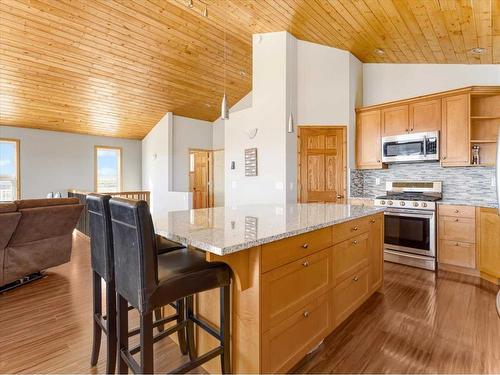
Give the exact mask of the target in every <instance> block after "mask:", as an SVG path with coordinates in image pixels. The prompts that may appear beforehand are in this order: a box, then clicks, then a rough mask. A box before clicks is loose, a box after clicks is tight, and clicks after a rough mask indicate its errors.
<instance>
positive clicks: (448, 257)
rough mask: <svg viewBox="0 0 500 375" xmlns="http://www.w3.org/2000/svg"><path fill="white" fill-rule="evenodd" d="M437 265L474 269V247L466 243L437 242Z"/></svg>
mask: <svg viewBox="0 0 500 375" xmlns="http://www.w3.org/2000/svg"><path fill="white" fill-rule="evenodd" d="M438 260H439V263H445V264H451V265H454V266H459V267H467V268H476V245H475V244H472V243H467V242H456V241H444V240H441V241H439V251H438Z"/></svg>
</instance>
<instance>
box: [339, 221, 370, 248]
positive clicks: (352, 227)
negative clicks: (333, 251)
mask: <svg viewBox="0 0 500 375" xmlns="http://www.w3.org/2000/svg"><path fill="white" fill-rule="evenodd" d="M370 219H373V218H372V217H371V216H370V217H362V218H360V219H355V220H351V221H348V222H345V223H342V224H337V225H334V226H333V235H332V236H333V243H334V244H336V243H339V242H342V241H345V240H347V239H348V238H351V237H354V236H357V235H358V234H360V233H363V232H367V231H368V230H369V229H370V227H369V221H370Z"/></svg>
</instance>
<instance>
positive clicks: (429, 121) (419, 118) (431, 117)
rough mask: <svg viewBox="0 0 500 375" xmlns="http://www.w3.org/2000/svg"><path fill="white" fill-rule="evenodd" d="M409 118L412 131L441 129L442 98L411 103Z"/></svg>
mask: <svg viewBox="0 0 500 375" xmlns="http://www.w3.org/2000/svg"><path fill="white" fill-rule="evenodd" d="M409 119H410V120H409V121H410V123H409V129H410V132H415V133H418V132H431V131H436V130H441V99H433V100H424V101H421V102H416V103H412V104H410V113H409Z"/></svg>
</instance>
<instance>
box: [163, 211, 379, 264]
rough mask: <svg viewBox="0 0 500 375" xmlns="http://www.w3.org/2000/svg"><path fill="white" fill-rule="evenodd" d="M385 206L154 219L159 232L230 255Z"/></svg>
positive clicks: (174, 215)
mask: <svg viewBox="0 0 500 375" xmlns="http://www.w3.org/2000/svg"><path fill="white" fill-rule="evenodd" d="M383 210H384V209H383V208H382V207H373V206H372V207H370V206H364V205H350V204H345V205H344V204H334V203H302V204H301V203H295V204H287V205H248V206H238V207H216V208H208V209H198V210H186V211H175V212H168V213H164V214H157V215H153V220H154V224H155V230H156V233H157V234H160V235H162V236H164V237H166V238H168V239H170V240H172V241H176V242H180V243H183V244H187V245H191V246H194V247H196V248H198V249H201V250H205V251H208V252H211V253H214V254H217V255H227V254H231V253H234V252H237V251H241V250H244V249H248V248H251V247H254V246H258V245H262V244H265V243H269V242H273V241H276V240H280V239H282V238H287V237H292V236H296V235H298V234H301V233H306V232H311V231H313V230H317V229H321V228H324V227H328V226H331V225H335V224H339V223H342V222H345V221H349V220H352V219H355V218H359V217H364V216H369V215H372V214H375V213H378V212H382V211H383Z"/></svg>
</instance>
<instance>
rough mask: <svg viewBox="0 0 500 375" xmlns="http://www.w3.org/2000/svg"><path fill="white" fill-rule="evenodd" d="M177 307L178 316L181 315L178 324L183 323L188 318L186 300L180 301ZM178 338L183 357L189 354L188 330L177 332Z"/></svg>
mask: <svg viewBox="0 0 500 375" xmlns="http://www.w3.org/2000/svg"><path fill="white" fill-rule="evenodd" d="M175 305H176V309H177V314H178V315H179V317H178V318H177V323H181V322H183V321H184V319H185V318H186V304H185V303H184V298H182V299H180V300H178V301H177V302H176V303H175ZM177 338H178V339H179V347H180V349H181V353H182V355H186V354H188V348H187V342H186V330H185V329H181V330H180V331H177Z"/></svg>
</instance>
